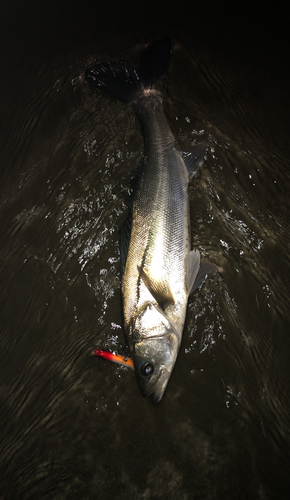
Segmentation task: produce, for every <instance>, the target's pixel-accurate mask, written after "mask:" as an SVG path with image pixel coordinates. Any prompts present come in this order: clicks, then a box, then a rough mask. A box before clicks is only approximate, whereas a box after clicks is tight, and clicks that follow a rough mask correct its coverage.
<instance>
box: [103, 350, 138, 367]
mask: <svg viewBox="0 0 290 500" xmlns="http://www.w3.org/2000/svg"><path fill="white" fill-rule="evenodd" d="M94 354H95V356H100V357H101V358H104V359H108V360H109V361H113V363H118V364H119V365H123V366H128V367H129V368H132V370H134V369H135V368H134V363H133V360H132V359H131V358H127V357H126V356H120V355H119V354H114V353H113V352H110V351H103V350H102V349H95V352H94Z"/></svg>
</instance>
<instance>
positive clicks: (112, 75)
mask: <svg viewBox="0 0 290 500" xmlns="http://www.w3.org/2000/svg"><path fill="white" fill-rule="evenodd" d="M170 56H171V40H170V39H169V38H164V39H163V40H156V41H155V42H153V43H151V44H150V45H149V46H148V47H147V49H146V51H145V52H144V54H143V55H142V58H141V61H140V66H139V68H137V69H136V68H132V66H130V65H129V63H127V62H126V61H120V62H117V63H98V64H96V65H95V66H92V67H91V68H89V69H88V70H87V71H86V72H85V79H86V82H87V83H88V84H89V85H90V86H91V87H97V88H99V89H100V90H102V92H105V93H106V94H109V95H110V96H112V97H115V98H117V99H120V100H121V101H124V102H130V101H133V100H134V99H135V98H136V97H137V95H138V92H140V90H142V89H145V88H150V87H151V86H152V85H153V84H154V83H155V82H156V81H157V80H159V79H160V78H161V77H162V76H163V75H165V73H166V71H167V68H168V66H169V61H170Z"/></svg>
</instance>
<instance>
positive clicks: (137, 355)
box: [86, 39, 218, 403]
mask: <svg viewBox="0 0 290 500" xmlns="http://www.w3.org/2000/svg"><path fill="white" fill-rule="evenodd" d="M170 53H171V42H170V41H169V40H168V39H164V40H161V41H156V42H153V44H151V45H150V46H149V47H148V49H147V51H145V53H144V55H143V57H142V58H141V63H140V67H139V69H133V68H132V67H131V66H130V65H129V64H127V63H125V62H124V61H122V62H121V63H116V64H112V63H107V64H103V63H100V64H97V65H96V66H94V67H93V68H91V69H89V70H88V71H87V72H86V80H87V82H88V83H89V84H90V85H93V86H96V87H97V88H99V89H100V90H102V91H104V92H106V93H108V94H110V95H112V96H113V97H119V98H120V99H121V100H123V101H125V102H128V103H129V104H130V105H131V106H132V108H133V110H134V111H135V113H136V115H137V116H138V118H139V120H140V123H141V126H142V132H143V136H144V149H145V151H144V160H143V163H142V169H141V171H140V174H139V178H138V182H137V187H136V190H135V192H134V195H133V200H132V207H131V213H130V216H129V219H128V221H127V222H126V223H125V225H124V228H123V231H122V232H121V246H120V249H121V261H122V297H123V310H124V328H125V336H126V339H127V342H128V345H129V347H130V350H131V353H132V358H133V361H134V366H135V373H136V376H137V380H138V383H139V385H140V388H141V391H142V393H143V395H144V396H149V395H152V401H153V403H159V401H160V400H161V398H162V396H163V394H164V391H165V389H166V386H167V384H168V381H169V378H170V375H171V373H172V370H173V367H174V365H175V361H176V358H177V354H178V351H179V348H180V343H181V338H182V332H183V327H184V322H185V317H186V309H187V302H188V296H189V293H190V292H191V290H192V288H193V287H194V283H199V282H200V279H201V278H202V277H203V276H204V275H205V273H207V274H208V273H209V272H212V271H217V270H218V268H217V266H215V265H213V264H207V265H205V266H203V268H201V267H200V254H199V251H198V250H192V251H191V246H190V240H191V235H190V211H189V201H188V183H189V180H190V177H191V176H192V174H193V172H194V171H196V170H198V169H199V168H200V167H201V165H202V163H203V161H204V158H205V154H206V149H207V148H206V146H205V145H199V146H196V147H195V148H191V151H187V154H186V157H185V158H186V159H185V160H184V159H183V157H182V156H181V154H180V152H179V151H178V150H177V149H176V147H175V138H174V136H173V134H172V132H171V130H170V127H169V125H168V122H167V120H166V116H165V114H164V110H163V103H162V99H163V96H162V93H161V92H160V90H158V88H157V87H158V85H155V83H156V81H157V80H158V79H159V78H160V77H161V76H162V74H163V73H164V72H165V71H166V69H167V66H168V64H169V60H170ZM189 149H190V148H189Z"/></svg>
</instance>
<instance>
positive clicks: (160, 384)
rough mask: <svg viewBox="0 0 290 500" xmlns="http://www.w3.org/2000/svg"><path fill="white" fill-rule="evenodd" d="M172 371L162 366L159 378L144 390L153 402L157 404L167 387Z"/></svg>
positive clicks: (145, 394)
mask: <svg viewBox="0 0 290 500" xmlns="http://www.w3.org/2000/svg"><path fill="white" fill-rule="evenodd" d="M170 375H171V372H170V371H169V370H167V369H166V368H165V367H163V368H161V370H160V373H159V375H158V378H157V380H156V381H155V382H154V385H153V386H152V387H150V388H149V387H147V388H146V389H145V390H143V391H142V392H143V395H144V396H146V397H148V396H150V399H151V402H152V403H153V404H155V405H157V404H158V403H159V402H160V401H161V399H162V397H163V394H164V392H165V389H166V387H167V384H168V381H169V378H170Z"/></svg>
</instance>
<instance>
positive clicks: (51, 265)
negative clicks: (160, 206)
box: [0, 2, 290, 500]
mask: <svg viewBox="0 0 290 500" xmlns="http://www.w3.org/2000/svg"><path fill="white" fill-rule="evenodd" d="M58 5H59V6H58ZM58 5H57V4H53V3H52V4H51V6H50V8H48V6H44V7H43V8H42V10H37V9H34V7H33V5H32V4H31V5H30V7H29V8H28V10H27V12H26V11H24V12H23V11H21V7H20V6H19V5H17V4H15V6H16V12H17V15H16V18H15V17H14V18H13V16H12V12H11V13H7V15H6V19H7V24H6V32H5V34H6V35H7V36H8V38H7V39H8V42H9V44H10V45H9V44H8V49H7V53H6V55H5V69H6V76H7V79H5V82H4V83H2V84H1V88H2V96H1V108H2V110H3V111H2V125H3V134H2V136H1V194H0V197H1V199H0V202H1V212H0V232H1V241H2V245H1V250H0V252H1V284H2V286H1V335H0V343H1V363H0V374H1V408H0V412H1V413H0V414H1V437H0V446H1V462H0V467H1V483H2V486H1V492H2V498H3V499H4V498H5V499H14V500H15V499H29V500H30V499H34V498H35V499H36V498H37V499H39V498H41V499H59V500H62V499H74V498H77V499H80V498H81V499H95V498H101V499H111V498H130V499H131V498H132V499H133V498H134V499H135V498H138V499H139V498H140V499H161V498H168V499H173V498H180V499H184V500H187V499H188V500H190V499H204V500H209V499H218V498H223V499H234V498H235V499H238V500H241V499H249V498H253V499H254V498H255V499H256V498H258V499H268V498H275V499H287V498H289V444H290V443H289V411H290V407H289V397H288V393H289V389H290V375H289V373H290V372H289V352H290V336H289V293H288V281H289V230H288V227H289V196H288V193H289V187H290V180H289V149H290V148H289V118H288V116H289V114H288V112H289V103H288V101H287V99H288V88H289V87H288V77H287V75H286V72H285V71H284V70H283V65H282V66H281V65H279V64H278V63H277V65H276V63H275V60H276V59H275V58H274V56H273V53H269V46H268V45H267V44H266V45H265V47H264V49H263V50H261V47H260V46H259V45H255V47H254V49H255V50H253V51H251V47H248V48H247V46H246V45H247V44H245V46H246V49H245V51H242V50H241V45H240V44H238V43H237V39H236V38H233V41H234V42H235V44H234V46H233V47H231V45H230V44H229V43H228V44H226V43H224V42H223V41H220V45H216V44H215V39H214V36H213V35H212V36H211V37H210V36H209V38H206V37H205V36H203V35H202V30H201V28H200V29H199V31H198V32H197V34H196V36H195V35H194V32H193V31H191V28H190V26H191V25H190V22H189V20H188V21H186V19H185V18H186V16H185V14H184V18H182V19H181V14H180V13H179V17H178V19H177V20H175V22H176V24H174V13H173V12H169V14H168V16H167V19H166V20H164V19H163V16H162V15H161V14H163V13H162V12H160V13H157V15H156V17H155V18H154V19H153V21H152V22H151V24H150V25H146V23H145V24H144V22H142V23H141V21H138V19H139V17H138V15H137V13H135V17H136V19H135V23H133V24H130V23H129V20H128V17H127V14H128V12H123V11H122V9H120V8H118V6H117V5H116V6H115V7H116V9H115V10H114V9H113V13H111V14H109V13H108V12H107V11H106V9H105V8H104V7H103V10H101V11H100V12H97V7H95V8H94V9H95V10H93V13H94V15H95V18H94V19H92V18H91V16H92V12H91V11H90V9H89V7H91V6H90V5H89V3H87V4H86V5H84V6H83V7H82V9H80V10H78V7H77V4H74V3H72V4H71V5H70V8H69V6H68V4H67V5H66V2H63V3H62V4H58ZM60 6H61V7H62V9H60ZM97 13H98V14H99V16H96V14H97ZM56 14H57V15H56ZM110 15H111V17H110ZM146 15H148V16H149V14H146ZM146 15H145V20H146ZM276 15H278V14H276ZM17 16H18V17H17ZM21 16H22V17H21ZM23 16H24V18H25V19H26V21H27V25H26V26H25V27H23V28H22V29H23V33H22V34H21V32H20V31H19V27H20V26H23V21H21V22H20V19H22V20H23ZM25 16H26V17H25ZM122 16H123V17H122ZM148 18H149V17H148ZM120 19H121V20H122V21H123V22H122V23H120V22H119V21H120ZM161 19H163V23H161V22H159V21H160V20H161ZM143 20H144V16H143ZM181 21H182V22H181ZM9 23H10V24H9ZM13 23H16V26H17V28H18V30H17V32H16V35H15V37H12V29H10V27H12V25H13ZM95 23H96V25H95ZM138 23H139V24H138ZM93 26H95V27H96V28H98V29H96V30H95V31H93ZM128 26H131V29H129V28H128ZM213 26H214V23H213V18H211V23H210V24H209V27H210V28H211V29H212V27H213ZM209 27H208V28H207V33H209ZM52 28H53V29H54V31H53V29H52ZM51 29H52V31H51ZM4 31H5V30H4ZM168 32H170V33H172V34H173V35H174V51H173V57H172V64H171V67H170V71H169V75H168V78H167V83H166V92H165V99H164V106H165V110H166V114H167V117H168V121H169V123H170V126H171V128H172V130H173V132H174V134H175V136H176V140H177V144H180V147H181V148H182V144H184V143H185V144H189V143H191V144H193V143H207V144H208V145H209V152H208V159H207V161H206V163H205V165H204V168H203V170H202V173H201V175H200V178H198V179H195V180H194V181H193V182H192V183H191V184H190V188H189V197H190V206H191V215H192V245H193V248H198V249H199V250H200V252H201V254H202V257H203V258H204V259H205V260H209V261H211V262H215V263H217V264H218V265H220V266H222V267H223V269H224V272H223V273H222V275H220V276H212V277H210V278H209V279H208V280H207V282H206V283H205V284H204V285H203V286H202V287H201V288H200V289H199V290H198V291H197V292H196V293H195V294H194V295H192V296H191V297H190V300H189V306H188V315H187V321H186V325H185V329H184V336H183V342H182V345H181V350H180V353H179V357H178V360H177V363H176V367H175V369H174V372H173V375H172V377H171V380H170V383H169V385H168V388H167V390H166V393H165V396H164V398H163V400H162V402H161V403H160V405H158V406H153V405H152V404H151V403H150V400H149V399H144V398H143V397H142V396H141V394H140V391H139V388H138V386H137V382H136V380H135V377H134V374H133V372H131V371H130V370H127V369H126V368H123V367H118V366H116V365H114V364H111V363H109V362H105V361H104V360H102V359H99V358H95V357H94V356H93V355H92V352H93V349H94V348H96V347H105V348H110V349H117V350H119V351H120V352H121V349H122V345H123V344H124V337H123V329H122V328H123V327H122V308H121V296H120V258H119V249H118V245H119V234H118V230H119V228H120V226H121V224H122V222H123V220H124V218H125V217H126V213H127V208H126V196H125V195H124V193H126V191H128V189H129V185H130V177H131V176H132V171H133V170H134V168H135V166H136V164H137V163H138V161H139V159H140V157H141V155H142V151H143V149H142V148H143V141H142V135H141V132H140V128H139V125H138V123H137V121H136V119H135V117H134V114H133V112H132V111H131V109H130V108H128V107H126V106H125V105H124V104H122V103H120V102H117V101H115V100H113V99H111V98H109V97H108V96H104V95H102V94H101V93H92V92H91V91H90V89H89V88H88V87H87V86H86V85H85V83H84V79H83V72H84V70H85V69H86V68H87V67H89V66H90V65H91V64H92V63H93V62H94V61H96V60H97V61H99V60H104V59H105V60H111V59H112V60H113V59H115V60H116V59H120V58H123V57H127V58H129V59H130V60H131V62H132V63H136V64H137V62H138V59H139V56H140V51H141V50H142V47H144V43H146V42H149V41H151V40H152V39H154V38H156V37H161V36H164V35H167V34H168ZM211 33H212V32H211ZM231 36H233V33H231ZM251 40H252V41H253V40H254V38H252V39H251ZM21 41H22V43H20V42H21ZM234 42H233V43H234ZM134 47H136V48H134ZM32 48H33V50H32ZM238 49H239V50H238ZM279 54H280V60H279V62H281V61H282V60H283V51H282V50H281V51H279ZM276 61H277V60H276Z"/></svg>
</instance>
